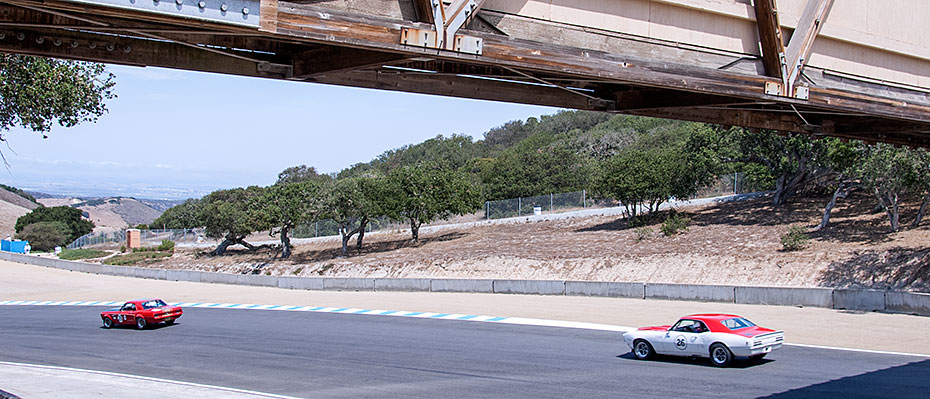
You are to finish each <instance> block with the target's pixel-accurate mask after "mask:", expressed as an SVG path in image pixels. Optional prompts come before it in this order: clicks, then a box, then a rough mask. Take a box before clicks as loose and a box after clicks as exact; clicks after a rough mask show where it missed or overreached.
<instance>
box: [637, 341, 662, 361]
mask: <svg viewBox="0 0 930 399" xmlns="http://www.w3.org/2000/svg"><path fill="white" fill-rule="evenodd" d="M655 353H656V351H655V350H653V349H652V345H649V342H647V341H646V340H644V339H638V340H636V341H635V342H633V356H636V358H637V359H639V360H648V359H650V358H651V357H652V356H653V355H655Z"/></svg>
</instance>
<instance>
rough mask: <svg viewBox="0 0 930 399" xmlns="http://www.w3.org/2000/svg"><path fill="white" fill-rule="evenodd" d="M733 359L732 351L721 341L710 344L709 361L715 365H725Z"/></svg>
mask: <svg viewBox="0 0 930 399" xmlns="http://www.w3.org/2000/svg"><path fill="white" fill-rule="evenodd" d="M732 361H733V352H730V348H727V346H726V345H724V344H721V343H716V344H713V345H711V346H710V362H711V363H713V364H714V366H717V367H727V366H729V365H730V362H732Z"/></svg>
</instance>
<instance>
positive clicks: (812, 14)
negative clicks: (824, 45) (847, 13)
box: [785, 0, 834, 76]
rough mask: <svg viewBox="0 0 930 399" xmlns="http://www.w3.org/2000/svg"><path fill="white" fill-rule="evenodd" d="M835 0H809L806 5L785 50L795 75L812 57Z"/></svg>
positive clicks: (789, 67) (789, 65)
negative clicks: (813, 49)
mask: <svg viewBox="0 0 930 399" xmlns="http://www.w3.org/2000/svg"><path fill="white" fill-rule="evenodd" d="M833 2H834V0H808V1H807V6H806V7H804V13H803V14H801V20H800V21H799V22H798V26H797V28H795V30H794V33H792V34H791V39H790V40H789V41H788V48H787V49H786V51H785V57H786V58H787V62H788V70H789V71H792V74H793V75H795V76H796V75H797V74H799V73H800V72H801V71H800V70H801V69H802V68H803V66H804V65H807V61H808V60H809V59H810V53H811V49H812V48H813V46H814V39H816V38H817V34H819V33H820V29H821V28H823V24H824V23H826V22H827V16H829V15H830V9H831V8H833Z"/></svg>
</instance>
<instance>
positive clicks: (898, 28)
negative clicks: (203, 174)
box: [0, 0, 930, 147]
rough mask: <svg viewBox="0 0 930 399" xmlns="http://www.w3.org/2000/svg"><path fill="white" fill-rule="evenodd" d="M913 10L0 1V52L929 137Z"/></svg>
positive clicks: (561, 2) (661, 3)
mask: <svg viewBox="0 0 930 399" xmlns="http://www.w3.org/2000/svg"><path fill="white" fill-rule="evenodd" d="M928 20H930V2H928V1H926V0H845V1H834V0H777V1H776V0H451V1H449V0H297V1H294V2H287V1H283V0H0V51H3V52H9V53H20V54H32V55H41V56H49V57H58V58H69V59H78V60H88V61H98V62H106V63H114V64H124V65H137V66H147V65H151V66H159V67H168V68H178V69H186V70H196V71H207V72H216V73H224V74H233V75H243V76H255V77H264V78H272V79H287V80H295V81H303V82H312V83H324V84H335V85H343V86H354V87H367V88H376V89H385V90H398V91H406V92H415V93H426V94H435V95H443V96H454V97H466V98H476V99H485V100H496V101H507V102H518V103H527V104H538V105H548V106H556V107H566V108H575V109H586V110H602V111H608V112H618V113H627V114H636V115H648V116H657V117H666V118H676V119H684V120H692V121H702V122H710V123H718V124H723V125H738V126H745V127H750V128H765V129H775V130H780V131H787V132H803V133H810V134H813V135H827V136H836V137H843V138H855V139H862V140H865V141H867V142H888V143H894V144H902V145H911V146H923V147H930V29H927V28H926V23H927V21H928ZM421 112H448V113H456V112H458V111H457V110H455V109H418V110H410V115H411V117H412V118H415V117H416V115H417V114H418V113H421Z"/></svg>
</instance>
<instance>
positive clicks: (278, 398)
mask: <svg viewBox="0 0 930 399" xmlns="http://www.w3.org/2000/svg"><path fill="white" fill-rule="evenodd" d="M0 364H2V365H6V366H13V367H27V368H36V369H45V370H56V371H73V372H80V373H89V374H98V375H104V376H108V377H122V378H133V379H137V380H144V381H151V382H157V383H163V384H172V385H183V386H189V387H198V388H205V389H212V390H216V391H225V392H230V393H239V394H244V395H253V396H258V397H264V398H274V399H297V398H296V397H294V396H284V395H276V394H272V393H265V392H258V391H250V390H247V389H238V388H228V387H220V386H216V385H206V384H198V383H195V382H186V381H175V380H166V379H162V378H155V377H145V376H141V375H133V374H123V373H113V372H109V371H98V370H87V369H79V368H73V367H60V366H45V365H38V364H28V363H13V362H3V361H0Z"/></svg>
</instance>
